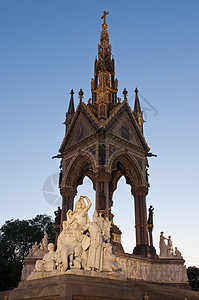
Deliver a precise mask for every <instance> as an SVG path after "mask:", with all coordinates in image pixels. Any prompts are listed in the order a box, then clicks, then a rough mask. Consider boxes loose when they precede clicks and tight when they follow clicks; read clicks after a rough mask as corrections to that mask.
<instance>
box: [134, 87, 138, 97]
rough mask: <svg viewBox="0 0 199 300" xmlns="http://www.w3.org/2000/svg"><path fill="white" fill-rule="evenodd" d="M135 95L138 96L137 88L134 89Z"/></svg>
mask: <svg viewBox="0 0 199 300" xmlns="http://www.w3.org/2000/svg"><path fill="white" fill-rule="evenodd" d="M134 92H135V95H136V96H137V95H138V93H139V91H138V89H137V88H135V91H134Z"/></svg>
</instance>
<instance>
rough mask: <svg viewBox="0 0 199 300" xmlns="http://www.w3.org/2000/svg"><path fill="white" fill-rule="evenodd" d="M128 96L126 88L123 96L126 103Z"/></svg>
mask: <svg viewBox="0 0 199 300" xmlns="http://www.w3.org/2000/svg"><path fill="white" fill-rule="evenodd" d="M127 94H128V92H127V90H126V89H125V88H124V90H123V95H124V101H125V102H127Z"/></svg>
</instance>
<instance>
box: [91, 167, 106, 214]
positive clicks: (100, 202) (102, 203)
mask: <svg viewBox="0 0 199 300" xmlns="http://www.w3.org/2000/svg"><path fill="white" fill-rule="evenodd" d="M109 181H110V175H109V174H106V173H105V172H99V173H98V174H96V178H95V190H96V201H95V209H96V210H97V211H98V212H99V211H101V212H103V211H104V214H105V215H107V216H108V215H109V202H110V201H109Z"/></svg>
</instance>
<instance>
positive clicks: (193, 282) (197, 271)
mask: <svg viewBox="0 0 199 300" xmlns="http://www.w3.org/2000/svg"><path fill="white" fill-rule="evenodd" d="M187 276H188V279H189V284H190V286H191V288H192V290H194V291H199V268H196V267H189V268H188V269H187Z"/></svg>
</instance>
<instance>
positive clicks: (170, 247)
mask: <svg viewBox="0 0 199 300" xmlns="http://www.w3.org/2000/svg"><path fill="white" fill-rule="evenodd" d="M167 256H168V257H172V256H173V242H172V240H171V236H170V235H169V236H168V241H167Z"/></svg>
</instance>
